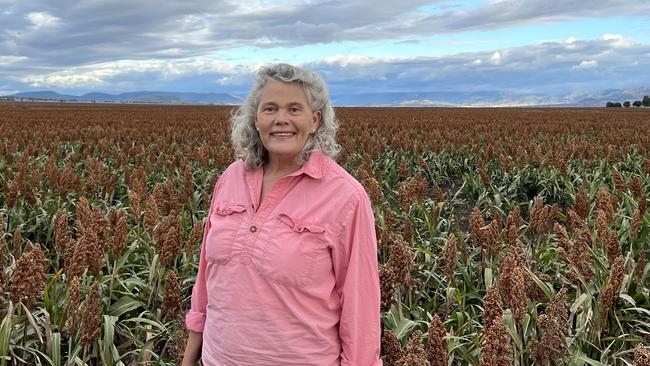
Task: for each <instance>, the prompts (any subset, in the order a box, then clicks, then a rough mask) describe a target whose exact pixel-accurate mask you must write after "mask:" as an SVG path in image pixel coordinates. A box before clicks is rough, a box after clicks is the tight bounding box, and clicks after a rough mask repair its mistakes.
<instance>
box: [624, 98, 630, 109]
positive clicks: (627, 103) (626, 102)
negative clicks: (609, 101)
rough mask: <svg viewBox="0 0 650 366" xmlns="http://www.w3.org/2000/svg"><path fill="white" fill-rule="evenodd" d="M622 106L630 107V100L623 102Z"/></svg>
mask: <svg viewBox="0 0 650 366" xmlns="http://www.w3.org/2000/svg"><path fill="white" fill-rule="evenodd" d="M623 107H625V108H630V101H629V100H626V101H625V103H623Z"/></svg>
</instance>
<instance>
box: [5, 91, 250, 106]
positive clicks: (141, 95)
mask: <svg viewBox="0 0 650 366" xmlns="http://www.w3.org/2000/svg"><path fill="white" fill-rule="evenodd" d="M9 97H13V98H20V99H36V100H64V101H79V102H93V101H94V102H105V103H126V102H129V103H164V104H226V105H228V104H240V103H241V102H242V99H241V98H238V97H236V96H233V95H231V94H225V93H177V92H159V91H138V92H130V93H121V94H106V93H87V94H83V95H67V94H59V93H57V92H54V91H49V90H47V91H34V92H23V93H16V94H13V95H9Z"/></svg>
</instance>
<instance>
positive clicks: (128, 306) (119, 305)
mask: <svg viewBox="0 0 650 366" xmlns="http://www.w3.org/2000/svg"><path fill="white" fill-rule="evenodd" d="M141 306H143V304H142V302H140V301H138V300H136V299H134V298H132V297H130V296H122V297H120V299H119V300H117V301H116V302H114V303H112V304H111V306H110V308H109V309H108V313H109V314H110V315H112V316H114V317H118V318H119V317H120V316H122V315H124V314H125V313H128V312H129V311H132V310H135V309H137V308H139V307H141Z"/></svg>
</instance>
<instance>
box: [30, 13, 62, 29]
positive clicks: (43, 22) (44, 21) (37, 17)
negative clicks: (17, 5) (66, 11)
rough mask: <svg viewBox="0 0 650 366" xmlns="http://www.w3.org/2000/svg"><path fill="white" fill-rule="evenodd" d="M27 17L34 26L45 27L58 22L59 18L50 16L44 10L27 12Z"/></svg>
mask: <svg viewBox="0 0 650 366" xmlns="http://www.w3.org/2000/svg"><path fill="white" fill-rule="evenodd" d="M27 19H29V21H30V22H32V24H33V25H34V27H36V28H45V27H53V26H56V25H58V24H59V21H60V20H61V19H59V18H57V17H55V16H52V15H50V14H48V13H46V12H33V13H29V14H27Z"/></svg>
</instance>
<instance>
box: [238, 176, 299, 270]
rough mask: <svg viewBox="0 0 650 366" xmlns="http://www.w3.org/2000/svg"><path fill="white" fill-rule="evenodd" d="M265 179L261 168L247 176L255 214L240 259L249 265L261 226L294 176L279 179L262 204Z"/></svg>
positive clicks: (249, 225)
mask: <svg viewBox="0 0 650 366" xmlns="http://www.w3.org/2000/svg"><path fill="white" fill-rule="evenodd" d="M263 179H264V174H263V170H262V169H261V168H259V170H256V171H255V172H253V173H252V174H249V175H247V176H246V184H247V186H248V192H249V194H250V197H251V202H252V204H251V208H252V210H253V215H252V219H251V221H250V223H249V224H248V229H247V231H245V233H246V234H245V235H246V236H247V237H246V240H244V246H243V248H242V255H241V259H240V262H241V263H242V264H245V265H249V264H251V262H252V252H253V249H254V245H255V242H256V241H257V236H258V233H259V227H260V226H261V225H263V224H264V223H265V222H266V221H267V220H268V218H269V216H270V215H271V213H272V212H273V210H274V209H275V207H276V206H277V205H278V203H279V202H280V201H281V199H282V197H284V196H285V193H286V191H287V189H288V188H289V183H290V181H291V179H293V176H286V177H283V178H281V179H279V180H278V181H277V182H276V183H275V184H274V185H273V187H272V188H271V191H270V192H269V193H268V194H267V196H266V197H265V199H264V202H262V204H261V205H260V204H259V197H260V192H261V190H262V180H263Z"/></svg>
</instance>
